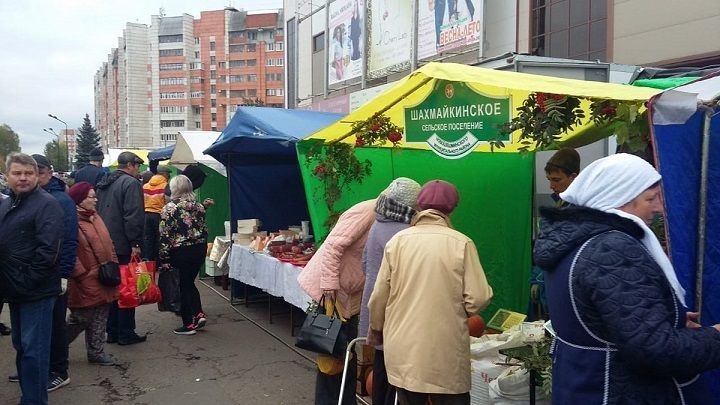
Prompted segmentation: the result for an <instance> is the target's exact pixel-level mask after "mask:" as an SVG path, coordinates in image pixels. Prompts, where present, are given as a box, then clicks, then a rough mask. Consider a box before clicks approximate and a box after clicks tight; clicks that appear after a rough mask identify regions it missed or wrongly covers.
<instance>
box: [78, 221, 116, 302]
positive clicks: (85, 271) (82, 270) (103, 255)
mask: <svg viewBox="0 0 720 405" xmlns="http://www.w3.org/2000/svg"><path fill="white" fill-rule="evenodd" d="M76 217H77V219H78V222H79V226H80V233H79V234H78V241H79V243H78V247H77V262H75V268H74V270H73V273H72V278H71V279H70V280H68V308H93V307H97V306H100V305H104V304H107V303H110V302H112V301H114V300H116V299H117V287H106V286H104V285H102V284H100V279H99V277H100V276H99V269H100V264H101V263H107V262H115V263H117V261H118V258H117V255H116V254H115V249H114V248H113V243H112V240H111V239H110V234H109V233H108V230H107V228H106V227H105V223H104V222H103V220H102V218H100V216H99V215H94V214H93V213H91V212H88V211H85V210H84V209H82V208H78V209H77V213H76Z"/></svg>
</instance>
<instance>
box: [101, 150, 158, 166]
mask: <svg viewBox="0 0 720 405" xmlns="http://www.w3.org/2000/svg"><path fill="white" fill-rule="evenodd" d="M122 152H132V153H134V154H136V155H138V156H139V157H140V159H142V160H143V161H144V163H143V164H144V165H146V166H147V165H149V164H150V157H149V154H150V151H149V150H147V149H121V148H108V155H109V158H108V157H107V156H106V157H105V161H104V162H103V166H117V165H118V161H117V159H118V156H120V154H121V153H122ZM108 160H109V161H110V163H109V164H107V165H105V162H107V161H108ZM160 164H162V165H165V164H167V163H163V162H160Z"/></svg>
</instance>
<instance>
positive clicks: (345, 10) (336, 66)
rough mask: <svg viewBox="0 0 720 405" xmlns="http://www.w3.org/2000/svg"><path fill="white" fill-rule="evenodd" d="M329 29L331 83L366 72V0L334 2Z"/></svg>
mask: <svg viewBox="0 0 720 405" xmlns="http://www.w3.org/2000/svg"><path fill="white" fill-rule="evenodd" d="M329 12H330V25H329V29H328V32H329V33H330V34H331V35H332V36H331V37H330V47H329V48H328V49H327V52H328V58H327V61H328V64H329V66H328V84H330V85H332V84H335V83H338V82H342V81H345V80H349V79H354V78H356V77H360V76H361V75H362V63H363V54H364V52H365V50H364V49H363V36H364V35H365V32H364V31H365V0H335V1H334V2H332V3H330V8H329Z"/></svg>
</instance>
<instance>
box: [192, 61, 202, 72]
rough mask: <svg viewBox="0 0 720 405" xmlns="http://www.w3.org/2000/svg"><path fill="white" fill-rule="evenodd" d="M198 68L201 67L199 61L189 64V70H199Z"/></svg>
mask: <svg viewBox="0 0 720 405" xmlns="http://www.w3.org/2000/svg"><path fill="white" fill-rule="evenodd" d="M200 69H202V63H201V62H193V63H191V64H190V70H200Z"/></svg>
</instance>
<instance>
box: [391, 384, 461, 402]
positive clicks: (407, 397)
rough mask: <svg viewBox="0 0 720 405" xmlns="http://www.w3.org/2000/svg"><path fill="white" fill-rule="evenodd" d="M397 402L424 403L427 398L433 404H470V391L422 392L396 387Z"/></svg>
mask: <svg viewBox="0 0 720 405" xmlns="http://www.w3.org/2000/svg"><path fill="white" fill-rule="evenodd" d="M397 392H398V404H400V405H425V404H427V401H428V398H430V400H431V401H432V404H433V405H470V393H469V392H466V393H464V394H428V393H424V392H412V391H408V390H404V389H402V388H398V389H397Z"/></svg>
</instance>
